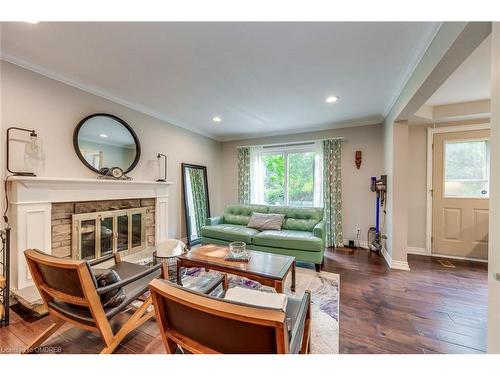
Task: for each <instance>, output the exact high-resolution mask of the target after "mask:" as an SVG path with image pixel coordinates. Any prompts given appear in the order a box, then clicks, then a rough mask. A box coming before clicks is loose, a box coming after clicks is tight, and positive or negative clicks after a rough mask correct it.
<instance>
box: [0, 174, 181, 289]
mask: <svg viewBox="0 0 500 375" xmlns="http://www.w3.org/2000/svg"><path fill="white" fill-rule="evenodd" d="M170 185H172V183H171V182H157V181H138V180H129V181H126V180H98V179H92V178H59V177H24V176H14V177H10V178H9V179H8V192H9V209H10V215H9V216H10V220H9V221H10V223H11V226H12V237H11V259H12V266H11V270H12V272H11V284H12V288H13V289H23V288H26V287H29V286H31V285H33V281H32V280H31V276H30V274H29V271H28V268H27V264H26V261H25V258H24V254H23V251H24V250H25V249H29V248H36V249H39V250H42V251H45V252H47V253H49V254H50V253H51V251H52V249H51V247H52V239H51V238H52V233H51V228H52V226H51V217H52V203H58V202H84V201H98V200H112V199H139V198H156V207H155V214H156V217H155V220H156V223H155V228H156V233H155V234H156V236H155V237H156V241H158V240H163V239H167V238H168V187H169V186H170Z"/></svg>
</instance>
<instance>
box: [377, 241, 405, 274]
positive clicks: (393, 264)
mask: <svg viewBox="0 0 500 375" xmlns="http://www.w3.org/2000/svg"><path fill="white" fill-rule="evenodd" d="M382 255H383V256H384V259H385V262H386V263H387V265H388V266H389V268H390V269H391V270H401V271H409V270H410V266H409V265H408V262H403V261H401V260H393V259H392V257H391V255H390V254H389V253H388V252H387V250H386V249H385V247H382Z"/></svg>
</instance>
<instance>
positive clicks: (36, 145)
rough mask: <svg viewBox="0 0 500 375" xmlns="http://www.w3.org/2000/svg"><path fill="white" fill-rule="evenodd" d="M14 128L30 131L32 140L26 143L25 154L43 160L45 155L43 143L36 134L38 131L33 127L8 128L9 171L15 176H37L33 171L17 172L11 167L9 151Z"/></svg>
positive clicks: (15, 128)
mask: <svg viewBox="0 0 500 375" xmlns="http://www.w3.org/2000/svg"><path fill="white" fill-rule="evenodd" d="M12 130H17V131H21V132H26V133H30V141H29V142H28V143H26V147H25V148H24V154H25V156H28V157H30V158H33V159H35V160H43V158H44V155H43V149H42V145H41V143H40V140H39V139H38V135H37V134H36V131H35V130H33V129H24V128H18V127H15V126H12V127H10V128H8V129H7V147H6V149H7V171H9V172H10V173H12V174H13V175H14V176H30V177H36V175H35V174H34V173H33V172H16V171H13V170H11V169H10V155H9V154H10V153H9V148H10V141H11V139H10V132H11V131H12Z"/></svg>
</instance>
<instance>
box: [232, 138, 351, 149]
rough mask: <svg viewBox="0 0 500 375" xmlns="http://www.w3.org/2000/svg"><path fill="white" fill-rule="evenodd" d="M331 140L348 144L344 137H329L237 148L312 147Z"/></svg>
mask: <svg viewBox="0 0 500 375" xmlns="http://www.w3.org/2000/svg"><path fill="white" fill-rule="evenodd" d="M329 139H339V140H340V141H342V142H347V141H346V140H345V138H344V137H329V138H320V139H313V140H311V141H296V142H287V143H269V144H263V145H241V146H236V148H244V147H254V146H262V147H278V146H282V147H286V146H297V145H299V146H301V145H304V146H305V145H312V144H314V142H316V141H327V140H329Z"/></svg>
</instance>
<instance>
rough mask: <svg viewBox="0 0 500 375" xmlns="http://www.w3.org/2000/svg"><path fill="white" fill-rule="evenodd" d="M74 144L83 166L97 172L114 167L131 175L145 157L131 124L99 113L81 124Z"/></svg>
mask: <svg viewBox="0 0 500 375" xmlns="http://www.w3.org/2000/svg"><path fill="white" fill-rule="evenodd" d="M73 145H74V147H75V151H76V154H77V155H78V157H79V158H80V160H81V161H82V162H83V164H85V165H86V166H87V167H88V168H90V169H91V170H93V171H94V172H97V173H101V170H102V169H108V168H113V167H118V168H120V169H121V170H122V171H123V172H125V173H128V172H130V171H131V170H132V169H133V168H134V167H135V166H136V165H137V163H138V161H139V158H140V155H141V146H140V143H139V138H137V135H136V134H135V132H134V131H133V130H132V128H131V127H130V125H129V124H127V123H126V122H125V121H123V120H122V119H121V118H119V117H116V116H113V115H110V114H107V113H96V114H93V115H90V116H88V117H85V118H84V119H83V120H82V121H80V123H79V124H78V126H77V127H76V129H75V133H74V135H73Z"/></svg>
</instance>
